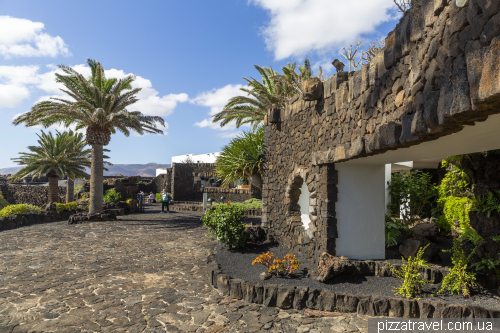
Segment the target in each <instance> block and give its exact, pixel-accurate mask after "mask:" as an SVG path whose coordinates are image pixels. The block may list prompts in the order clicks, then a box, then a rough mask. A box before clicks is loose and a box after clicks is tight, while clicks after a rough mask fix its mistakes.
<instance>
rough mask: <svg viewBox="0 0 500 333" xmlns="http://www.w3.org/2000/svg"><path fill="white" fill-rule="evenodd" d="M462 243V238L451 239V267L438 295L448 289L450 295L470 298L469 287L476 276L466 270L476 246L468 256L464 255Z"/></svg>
mask: <svg viewBox="0 0 500 333" xmlns="http://www.w3.org/2000/svg"><path fill="white" fill-rule="evenodd" d="M463 241H464V239H462V237H455V238H454V239H453V248H452V250H451V252H452V257H451V262H452V263H453V267H452V268H451V269H450V272H449V273H448V275H446V276H445V277H444V279H443V282H442V283H441V288H440V289H439V291H438V292H437V293H438V294H440V293H442V292H444V291H445V290H446V289H448V290H449V291H450V293H451V294H452V295H453V294H455V293H456V294H457V295H458V294H460V293H462V295H463V296H464V297H471V295H470V287H471V286H472V284H473V282H474V281H475V280H476V274H474V273H470V272H468V271H467V269H468V266H469V261H470V259H471V258H472V256H473V255H474V253H475V252H476V248H477V245H476V247H475V248H474V249H473V250H472V251H471V253H469V255H466V254H465V250H464V247H463ZM443 251H445V250H443ZM446 252H449V251H446Z"/></svg>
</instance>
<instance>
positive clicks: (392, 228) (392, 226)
mask: <svg viewBox="0 0 500 333" xmlns="http://www.w3.org/2000/svg"><path fill="white" fill-rule="evenodd" d="M403 231H405V232H410V228H408V226H406V225H404V224H403V222H402V221H401V219H398V218H394V217H391V214H390V213H387V214H385V245H386V246H387V247H390V246H394V245H396V244H398V242H399V239H400V238H401V233H402V232H403Z"/></svg>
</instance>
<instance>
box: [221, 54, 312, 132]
mask: <svg viewBox="0 0 500 333" xmlns="http://www.w3.org/2000/svg"><path fill="white" fill-rule="evenodd" d="M254 66H255V69H257V71H258V72H259V74H260V75H261V81H259V80H256V79H255V78H253V77H250V79H251V80H249V79H247V78H246V77H243V79H244V80H245V81H247V82H248V88H240V90H241V91H244V92H246V93H247V96H236V97H233V98H231V99H230V100H229V102H228V103H227V104H226V105H225V106H224V108H223V109H222V111H220V112H218V113H217V114H215V115H214V116H213V118H212V121H213V122H214V123H215V122H218V121H220V126H221V127H223V126H226V125H227V124H229V123H230V122H232V121H234V122H235V124H236V127H237V128H239V127H240V126H241V125H244V124H250V125H252V126H253V129H254V130H255V129H256V128H257V127H258V126H259V125H260V124H261V123H262V121H263V120H264V116H265V115H266V114H267V110H268V109H269V108H270V107H283V106H285V105H287V104H288V103H290V101H291V98H292V97H293V96H295V94H297V93H299V94H301V93H302V86H301V84H302V82H303V81H304V80H307V79H309V78H311V77H312V69H311V63H310V62H309V59H305V60H304V65H302V66H299V73H297V72H296V71H295V67H296V63H293V64H290V63H288V64H287V65H286V66H285V67H282V71H283V75H281V74H279V73H278V72H275V71H274V70H273V69H272V67H269V68H268V67H260V66H258V65H254Z"/></svg>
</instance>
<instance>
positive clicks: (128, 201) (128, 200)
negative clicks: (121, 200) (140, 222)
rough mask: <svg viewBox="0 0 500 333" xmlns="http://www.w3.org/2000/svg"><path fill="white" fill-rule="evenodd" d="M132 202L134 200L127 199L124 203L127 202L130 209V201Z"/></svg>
mask: <svg viewBox="0 0 500 333" xmlns="http://www.w3.org/2000/svg"><path fill="white" fill-rule="evenodd" d="M132 200H134V199H132V198H130V199H127V201H126V202H127V206H129V207H130V201H132Z"/></svg>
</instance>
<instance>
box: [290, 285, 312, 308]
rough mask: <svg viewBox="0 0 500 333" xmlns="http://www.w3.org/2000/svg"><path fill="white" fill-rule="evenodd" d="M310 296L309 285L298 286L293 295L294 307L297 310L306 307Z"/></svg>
mask: <svg viewBox="0 0 500 333" xmlns="http://www.w3.org/2000/svg"><path fill="white" fill-rule="evenodd" d="M308 296H309V288H308V287H302V286H299V287H296V288H295V295H294V297H293V304H292V307H293V308H294V309H295V310H302V309H304V308H305V307H306V302H307V300H308Z"/></svg>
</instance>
